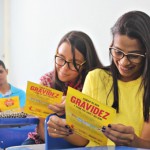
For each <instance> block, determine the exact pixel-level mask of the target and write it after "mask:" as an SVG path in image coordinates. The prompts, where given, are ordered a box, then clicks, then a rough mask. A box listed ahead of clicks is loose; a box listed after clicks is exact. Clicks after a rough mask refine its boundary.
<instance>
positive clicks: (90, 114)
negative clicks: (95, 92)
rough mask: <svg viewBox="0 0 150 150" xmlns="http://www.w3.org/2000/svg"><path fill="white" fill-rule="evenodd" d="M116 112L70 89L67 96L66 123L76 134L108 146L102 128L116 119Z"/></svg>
mask: <svg viewBox="0 0 150 150" xmlns="http://www.w3.org/2000/svg"><path fill="white" fill-rule="evenodd" d="M115 115H116V110H115V109H114V108H112V107H109V106H106V105H104V104H101V103H100V102H98V101H97V100H94V99H93V98H91V97H89V96H87V95H85V94H83V93H81V92H79V91H77V90H75V89H73V88H71V87H69V88H68V91H67V96H66V122H67V124H68V125H70V127H71V128H72V129H73V130H74V132H75V133H76V134H79V135H81V136H82V137H85V138H86V139H88V140H91V141H94V142H96V143H98V144H99V145H106V143H107V138H106V137H105V136H104V135H103V133H102V131H101V128H102V127H103V126H107V125H108V124H110V123H111V122H112V121H113V119H114V118H115Z"/></svg>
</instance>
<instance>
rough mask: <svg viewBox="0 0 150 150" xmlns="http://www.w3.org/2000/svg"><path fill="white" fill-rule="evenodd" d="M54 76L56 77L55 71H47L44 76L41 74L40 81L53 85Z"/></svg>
mask: <svg viewBox="0 0 150 150" xmlns="http://www.w3.org/2000/svg"><path fill="white" fill-rule="evenodd" d="M54 77H55V73H54V71H51V72H48V73H45V74H44V75H43V76H41V78H40V83H41V84H42V85H44V86H48V87H51V84H52V81H53V79H54Z"/></svg>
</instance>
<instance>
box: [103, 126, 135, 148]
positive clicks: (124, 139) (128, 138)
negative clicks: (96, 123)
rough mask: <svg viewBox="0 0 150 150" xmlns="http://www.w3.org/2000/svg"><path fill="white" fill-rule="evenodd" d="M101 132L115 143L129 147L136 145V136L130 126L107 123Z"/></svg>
mask: <svg viewBox="0 0 150 150" xmlns="http://www.w3.org/2000/svg"><path fill="white" fill-rule="evenodd" d="M102 132H103V133H104V135H105V136H106V137H107V138H109V139H110V140H111V141H113V142H114V143H115V144H116V145H124V146H130V147H135V146H136V145H138V137H137V136H136V134H135V132H134V129H133V127H131V126H124V125H122V124H109V125H108V127H103V128H102Z"/></svg>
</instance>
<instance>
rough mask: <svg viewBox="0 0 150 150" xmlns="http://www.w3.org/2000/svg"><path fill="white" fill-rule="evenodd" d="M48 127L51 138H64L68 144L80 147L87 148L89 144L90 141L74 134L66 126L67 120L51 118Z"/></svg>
mask: <svg viewBox="0 0 150 150" xmlns="http://www.w3.org/2000/svg"><path fill="white" fill-rule="evenodd" d="M47 125H48V133H49V135H50V136H52V137H55V138H64V139H65V140H67V141H68V142H70V143H72V144H74V145H78V146H85V145H87V144H88V140H87V139H84V138H83V137H81V136H79V135H76V134H74V133H73V131H72V130H71V128H70V127H69V126H68V125H67V124H66V120H65V119H61V118H59V117H58V116H55V115H54V116H51V117H50V119H49V121H48V122H47Z"/></svg>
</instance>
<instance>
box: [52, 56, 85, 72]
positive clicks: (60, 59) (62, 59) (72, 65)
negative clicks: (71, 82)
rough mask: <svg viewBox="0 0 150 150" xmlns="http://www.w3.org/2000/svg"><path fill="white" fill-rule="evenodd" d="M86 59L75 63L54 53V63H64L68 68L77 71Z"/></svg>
mask: <svg viewBox="0 0 150 150" xmlns="http://www.w3.org/2000/svg"><path fill="white" fill-rule="evenodd" d="M85 62H86V61H84V62H83V63H81V64H77V63H76V64H75V65H76V66H75V65H74V63H73V62H69V61H66V60H65V59H64V58H62V57H60V56H57V55H55V63H56V64H57V65H59V66H64V65H65V64H66V63H67V64H68V67H69V69H70V70H72V71H78V70H79V69H80V68H81V67H82V66H83V65H84V64H85Z"/></svg>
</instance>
